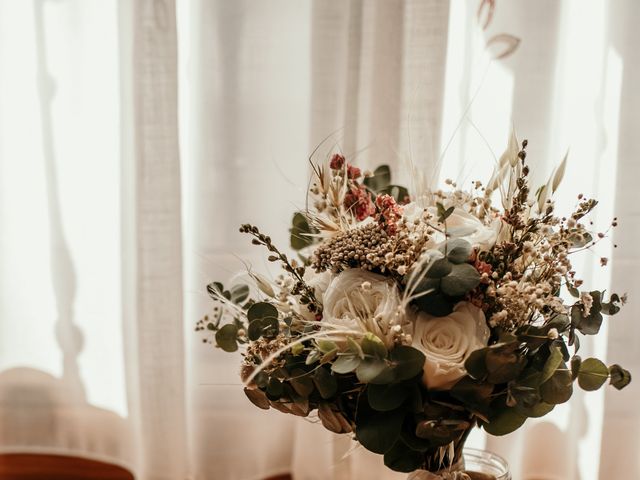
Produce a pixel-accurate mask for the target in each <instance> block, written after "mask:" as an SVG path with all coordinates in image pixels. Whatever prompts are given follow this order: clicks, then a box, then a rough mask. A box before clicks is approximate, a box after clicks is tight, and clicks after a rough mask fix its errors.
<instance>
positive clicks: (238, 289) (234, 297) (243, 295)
mask: <svg viewBox="0 0 640 480" xmlns="http://www.w3.org/2000/svg"><path fill="white" fill-rule="evenodd" d="M230 293H231V301H232V302H233V303H235V304H236V305H242V304H244V302H246V301H247V299H248V298H249V287H248V286H247V285H244V284H242V285H234V286H233V287H232V288H231V292H230Z"/></svg>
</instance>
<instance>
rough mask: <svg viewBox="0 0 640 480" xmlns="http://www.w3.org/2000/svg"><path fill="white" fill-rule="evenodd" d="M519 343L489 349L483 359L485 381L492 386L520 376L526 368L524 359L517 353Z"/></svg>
mask: <svg viewBox="0 0 640 480" xmlns="http://www.w3.org/2000/svg"><path fill="white" fill-rule="evenodd" d="M518 347H519V342H512V343H508V344H506V345H500V346H495V347H490V348H489V351H488V352H487V356H486V358H485V364H486V366H487V372H488V375H487V381H488V382H489V383H493V384H496V385H497V384H500V383H507V382H509V381H510V380H514V379H515V378H517V377H518V375H520V373H521V372H522V370H524V367H525V366H526V363H527V362H526V358H525V357H524V356H522V355H520V354H519V353H518V351H517V349H518Z"/></svg>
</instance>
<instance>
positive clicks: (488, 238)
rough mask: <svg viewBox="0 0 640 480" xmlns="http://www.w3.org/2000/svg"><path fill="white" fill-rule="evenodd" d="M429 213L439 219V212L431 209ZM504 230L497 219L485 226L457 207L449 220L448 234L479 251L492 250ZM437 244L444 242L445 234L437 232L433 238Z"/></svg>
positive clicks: (433, 208)
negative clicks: (466, 242) (464, 241)
mask: <svg viewBox="0 0 640 480" xmlns="http://www.w3.org/2000/svg"><path fill="white" fill-rule="evenodd" d="M428 210H429V212H430V213H431V214H432V215H433V216H434V217H436V218H437V216H438V210H437V208H435V207H429V208H428ZM501 229H502V221H501V220H500V219H495V220H493V221H492V222H491V224H490V225H488V226H487V225H485V224H484V223H482V222H481V221H480V220H479V219H478V218H477V217H476V216H474V215H472V214H470V213H469V212H467V211H465V210H463V209H462V208H459V207H456V208H455V209H454V211H453V213H452V214H451V215H450V216H449V217H448V218H447V233H448V234H449V235H450V236H451V237H452V238H461V239H463V240H466V241H468V242H469V243H470V244H471V245H472V246H473V247H475V248H477V249H479V250H490V249H491V248H492V247H493V246H494V245H495V244H496V241H497V239H498V235H499V234H500V231H501ZM433 239H434V241H435V242H436V244H440V243H442V242H443V241H444V239H445V237H444V234H442V233H440V232H436V233H435V234H434V236H433Z"/></svg>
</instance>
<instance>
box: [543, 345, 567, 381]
mask: <svg viewBox="0 0 640 480" xmlns="http://www.w3.org/2000/svg"><path fill="white" fill-rule="evenodd" d="M561 363H562V352H561V351H560V349H559V348H558V347H552V348H551V353H550V354H549V358H547V361H546V362H545V364H544V369H543V370H542V378H541V380H540V383H544V382H546V381H547V380H549V379H550V378H551V375H553V374H554V372H555V371H556V370H557V369H558V367H559V366H560V364H561Z"/></svg>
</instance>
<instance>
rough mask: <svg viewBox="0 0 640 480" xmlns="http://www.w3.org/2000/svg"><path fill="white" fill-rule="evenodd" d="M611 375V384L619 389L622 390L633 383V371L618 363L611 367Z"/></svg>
mask: <svg viewBox="0 0 640 480" xmlns="http://www.w3.org/2000/svg"><path fill="white" fill-rule="evenodd" d="M609 376H610V377H611V381H610V383H611V385H613V386H614V387H615V388H617V389H618V390H622V389H623V388H624V387H626V386H627V385H629V383H631V373H629V371H628V370H625V369H624V368H622V367H621V366H620V365H617V364H614V365H611V366H610V367H609Z"/></svg>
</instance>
